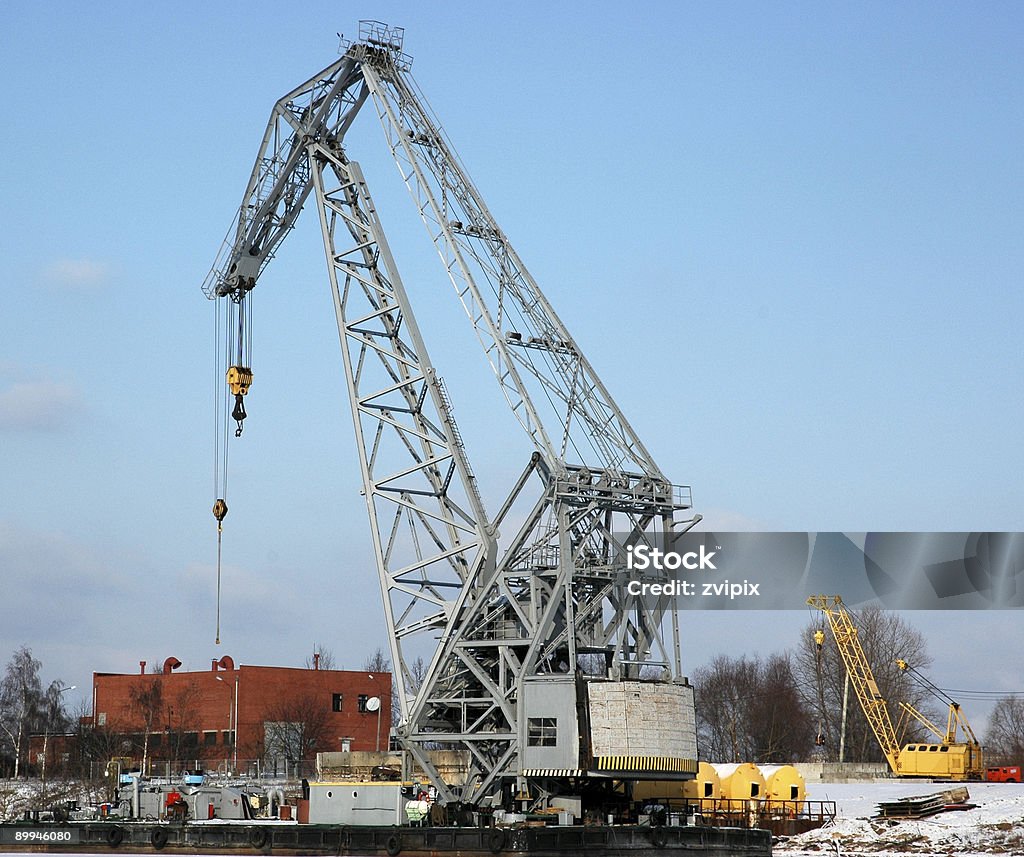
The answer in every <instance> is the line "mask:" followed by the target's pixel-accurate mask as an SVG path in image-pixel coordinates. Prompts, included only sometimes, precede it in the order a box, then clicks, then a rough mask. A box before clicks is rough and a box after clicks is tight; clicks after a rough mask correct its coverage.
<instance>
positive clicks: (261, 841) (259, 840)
mask: <svg viewBox="0 0 1024 857" xmlns="http://www.w3.org/2000/svg"><path fill="white" fill-rule="evenodd" d="M269 841H270V834H269V833H268V832H267V830H266V828H263V827H254V828H252V830H250V831H249V844H250V845H251V846H252V847H253V848H258V849H263V848H266V847H267V843H268V842H269Z"/></svg>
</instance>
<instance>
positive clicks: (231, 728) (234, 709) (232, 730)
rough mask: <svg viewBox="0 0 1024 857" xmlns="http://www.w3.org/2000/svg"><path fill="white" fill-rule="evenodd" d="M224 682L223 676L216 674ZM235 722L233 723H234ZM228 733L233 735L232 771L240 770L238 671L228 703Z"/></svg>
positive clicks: (218, 679)
mask: <svg viewBox="0 0 1024 857" xmlns="http://www.w3.org/2000/svg"><path fill="white" fill-rule="evenodd" d="M216 679H217V681H220V682H223V681H224V678H223V676H216ZM225 683H226V682H225ZM232 724H233V725H232ZM228 733H229V734H230V735H231V773H232V774H234V773H235V771H237V770H238V673H237V672H236V673H235V690H234V693H233V694H232V696H231V702H230V704H229V705H228Z"/></svg>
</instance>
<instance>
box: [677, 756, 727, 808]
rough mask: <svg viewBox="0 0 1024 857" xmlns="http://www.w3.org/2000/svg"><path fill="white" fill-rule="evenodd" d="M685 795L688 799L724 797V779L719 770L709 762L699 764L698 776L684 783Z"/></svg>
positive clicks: (716, 798)
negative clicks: (719, 774)
mask: <svg viewBox="0 0 1024 857" xmlns="http://www.w3.org/2000/svg"><path fill="white" fill-rule="evenodd" d="M683 797H685V798H686V799H687V800H718V799H719V798H721V797H722V780H721V778H720V777H719V776H718V771H716V770H715V768H714V766H713V765H711V764H709V763H708V762H701V763H700V764H698V765H697V776H696V778H694V779H692V780H686V782H684V783H683Z"/></svg>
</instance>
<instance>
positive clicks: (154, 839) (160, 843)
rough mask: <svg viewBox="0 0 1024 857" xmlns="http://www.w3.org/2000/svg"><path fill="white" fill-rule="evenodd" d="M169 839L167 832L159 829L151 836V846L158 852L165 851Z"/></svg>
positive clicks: (155, 829)
mask: <svg viewBox="0 0 1024 857" xmlns="http://www.w3.org/2000/svg"><path fill="white" fill-rule="evenodd" d="M168 838H169V837H168V836H167V831H166V830H164V829H163V828H162V827H157V828H154V830H153V832H152V833H150V834H149V844H150V845H152V846H153V847H154V848H155V849H156V850H157V851H163V850H164V847H165V846H166V845H167V840H168Z"/></svg>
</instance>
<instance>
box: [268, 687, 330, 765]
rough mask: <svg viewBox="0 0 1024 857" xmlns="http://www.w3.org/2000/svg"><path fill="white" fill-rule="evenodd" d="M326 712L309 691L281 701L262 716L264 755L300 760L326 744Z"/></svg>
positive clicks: (302, 760) (321, 702)
mask: <svg viewBox="0 0 1024 857" xmlns="http://www.w3.org/2000/svg"><path fill="white" fill-rule="evenodd" d="M327 726H328V713H327V708H326V706H325V705H324V704H323V701H322V700H320V699H318V698H317V697H316V696H314V695H312V694H310V695H307V696H301V697H296V698H293V699H288V700H281V701H280V702H278V703H277V704H276V705H274V706H272V707H271V708H269V709H268V710H267V712H266V714H265V715H264V733H265V734H264V743H265V751H266V753H267V755H268V756H279V757H283V758H285V759H287V760H289V761H292V762H304V761H306V760H307V759H308V758H310V757H311V756H312V755H313V754H315V753H316V752H317V751H318V750H327V749H330V748H329V747H327V746H326V743H327V733H328V729H327Z"/></svg>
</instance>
